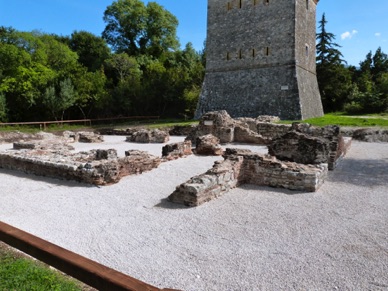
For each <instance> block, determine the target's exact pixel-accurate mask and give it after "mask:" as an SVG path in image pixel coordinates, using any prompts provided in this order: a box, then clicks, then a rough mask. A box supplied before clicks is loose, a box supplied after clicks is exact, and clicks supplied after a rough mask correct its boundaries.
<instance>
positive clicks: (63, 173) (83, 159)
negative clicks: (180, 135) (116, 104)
mask: <svg viewBox="0 0 388 291" xmlns="http://www.w3.org/2000/svg"><path fill="white" fill-rule="evenodd" d="M160 162H161V159H160V158H159V157H155V156H152V155H150V154H148V153H147V152H142V151H129V152H128V153H126V157H124V158H118V157H117V152H116V150H115V149H110V150H91V151H87V152H80V153H71V152H68V151H66V150H61V151H56V150H42V149H33V150H25V149H24V150H17V151H5V152H0V168H4V169H10V170H17V171H22V172H25V173H28V174H35V175H38V176H47V177H52V178H59V179H65V180H74V181H78V182H83V183H88V184H94V185H109V184H113V183H117V182H118V181H119V180H120V179H121V178H122V177H124V176H127V175H131V174H139V173H142V172H145V171H149V170H151V169H153V168H156V167H158V166H159V164H160Z"/></svg>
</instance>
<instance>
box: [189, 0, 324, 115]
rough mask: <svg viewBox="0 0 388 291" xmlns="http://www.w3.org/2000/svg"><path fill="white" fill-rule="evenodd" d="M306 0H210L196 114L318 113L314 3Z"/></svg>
mask: <svg viewBox="0 0 388 291" xmlns="http://www.w3.org/2000/svg"><path fill="white" fill-rule="evenodd" d="M306 1H307V0H241V1H240V0H229V1H226V0H209V1H208V31H207V44H206V58H207V64H206V75H205V81H204V84H203V88H202V93H201V96H200V99H199V102H198V107H197V112H196V117H197V118H198V117H200V116H201V115H202V114H204V113H205V112H208V111H214V110H222V109H224V110H227V111H228V113H229V114H230V115H231V116H233V117H241V116H247V117H256V116H258V115H262V114H267V115H277V116H279V117H281V118H282V119H303V118H307V117H312V116H320V115H322V105H321V101H320V96H319V91H318V85H317V81H316V76H315V12H316V11H315V9H316V3H315V2H314V0H308V6H307V2H306ZM312 23H313V24H312ZM307 48H308V49H307ZM305 103H306V104H305Z"/></svg>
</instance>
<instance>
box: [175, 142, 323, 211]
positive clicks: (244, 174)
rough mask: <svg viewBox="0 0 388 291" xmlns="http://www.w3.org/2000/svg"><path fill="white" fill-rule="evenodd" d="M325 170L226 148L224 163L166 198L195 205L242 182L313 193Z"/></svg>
mask: <svg viewBox="0 0 388 291" xmlns="http://www.w3.org/2000/svg"><path fill="white" fill-rule="evenodd" d="M327 171H328V168H327V164H320V165H303V164H297V163H293V162H282V161H279V160H278V159H276V158H275V157H273V156H269V155H261V154H258V153H253V152H251V151H249V150H241V149H226V152H225V155H224V161H221V162H216V163H215V164H214V166H213V168H212V169H210V170H209V171H207V172H206V173H205V174H202V175H198V176H195V177H193V178H191V179H190V180H188V181H187V182H185V183H183V184H181V185H179V186H177V188H176V190H175V191H174V192H173V193H172V194H171V195H170V196H169V197H168V199H169V200H170V201H172V202H175V203H181V204H184V205H186V206H198V205H201V204H202V203H204V202H207V201H210V200H212V199H215V198H217V197H219V196H220V195H222V194H224V193H225V192H228V191H229V190H230V189H232V188H235V187H237V186H238V185H240V184H245V183H248V184H254V185H259V186H270V187H276V188H285V189H290V190H298V191H308V192H314V191H317V190H318V189H319V188H320V187H321V185H322V184H323V182H324V180H325V178H326V176H327Z"/></svg>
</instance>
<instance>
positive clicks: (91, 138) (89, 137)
mask: <svg viewBox="0 0 388 291" xmlns="http://www.w3.org/2000/svg"><path fill="white" fill-rule="evenodd" d="M75 136H76V137H75V141H77V140H78V142H84V143H101V142H103V141H104V137H103V136H102V135H99V134H96V133H94V132H88V131H82V132H77V133H76V135H75ZM77 136H78V138H77Z"/></svg>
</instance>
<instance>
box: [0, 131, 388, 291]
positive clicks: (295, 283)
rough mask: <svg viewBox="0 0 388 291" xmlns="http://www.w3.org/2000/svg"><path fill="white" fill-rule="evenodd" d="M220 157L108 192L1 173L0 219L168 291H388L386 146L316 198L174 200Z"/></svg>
mask: <svg viewBox="0 0 388 291" xmlns="http://www.w3.org/2000/svg"><path fill="white" fill-rule="evenodd" d="M122 139H123V137H107V138H106V140H107V141H106V143H105V144H107V145H106V146H107V147H116V148H118V149H119V153H121V155H122V154H123V151H124V150H128V149H130V148H131V147H132V146H135V145H133V144H132V145H131V144H128V143H124V142H123V140H122ZM178 140H180V138H174V139H173V140H172V141H178ZM76 146H77V149H78V150H87V149H91V148H102V147H105V145H97V146H96V145H95V144H94V145H90V144H77V145H76ZM9 147H10V145H1V147H0V149H5V148H9ZM135 147H136V148H138V149H142V150H147V151H149V152H151V153H153V154H157V155H160V153H161V145H136V146H135ZM247 147H248V148H250V147H249V146H247ZM255 150H260V151H263V148H262V147H256V148H255ZM217 159H220V158H219V157H197V156H190V157H187V158H184V159H180V160H176V161H172V162H168V163H163V164H162V165H161V166H160V167H159V168H158V169H155V170H153V171H151V172H148V173H144V174H142V175H139V176H130V177H125V178H123V179H122V180H121V181H120V183H118V184H116V185H112V186H107V187H94V186H87V185H83V184H79V183H76V182H69V181H60V180H56V179H49V178H43V177H36V176H31V175H25V174H23V173H19V172H14V171H8V170H3V169H0V220H1V221H3V222H5V223H8V224H11V225H13V226H15V227H18V228H21V229H23V230H25V231H28V232H30V233H32V234H34V235H37V236H39V237H42V238H43V239H46V240H48V241H50V242H53V243H55V244H58V245H60V246H62V247H65V248H67V249H69V250H72V251H74V252H76V253H79V254H81V255H84V256H86V257H88V258H91V259H93V260H96V261H98V262H100V263H102V264H105V265H107V266H109V267H113V268H115V269H117V270H119V271H122V272H124V273H126V274H129V275H131V276H133V277H136V278H138V279H140V280H143V281H145V282H147V283H150V284H153V285H156V286H159V287H164V288H166V287H170V288H176V289H182V290H388V144H386V143H361V142H355V141H354V142H353V145H352V148H351V150H350V152H349V153H348V155H347V157H346V158H345V159H344V161H343V162H342V164H341V165H340V166H339V168H337V169H336V170H335V171H334V172H331V173H330V175H329V178H328V180H327V181H326V182H325V184H324V185H323V186H322V187H321V189H320V190H319V191H318V192H316V193H298V192H292V191H288V190H281V189H273V188H268V187H257V186H252V185H245V186H243V187H240V188H238V189H235V190H233V191H231V192H229V193H227V194H225V195H224V196H222V197H221V198H219V199H217V200H214V201H211V202H209V203H206V204H204V205H202V206H200V207H197V208H185V207H181V206H179V205H175V204H171V203H169V202H167V201H166V200H165V198H166V197H167V196H168V195H169V194H170V193H171V192H172V191H173V190H174V189H175V186H177V185H178V184H180V183H182V182H184V181H186V180H187V179H188V178H190V177H191V176H194V175H196V174H200V173H203V172H205V171H206V170H207V169H209V168H210V167H211V166H212V165H213V162H214V161H215V160H217ZM291 194H296V195H291Z"/></svg>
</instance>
